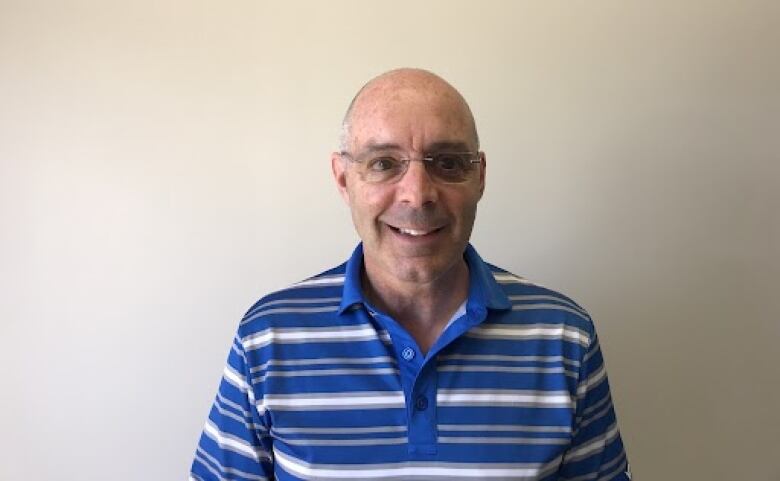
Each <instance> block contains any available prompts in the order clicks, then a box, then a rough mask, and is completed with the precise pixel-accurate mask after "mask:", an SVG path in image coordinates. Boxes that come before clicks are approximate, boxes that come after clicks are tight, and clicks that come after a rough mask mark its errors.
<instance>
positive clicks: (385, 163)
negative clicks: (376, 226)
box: [339, 151, 482, 184]
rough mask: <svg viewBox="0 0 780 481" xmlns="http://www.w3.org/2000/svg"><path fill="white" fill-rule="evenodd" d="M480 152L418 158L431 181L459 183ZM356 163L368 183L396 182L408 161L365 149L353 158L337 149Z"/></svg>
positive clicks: (471, 170)
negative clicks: (363, 153) (361, 153)
mask: <svg viewBox="0 0 780 481" xmlns="http://www.w3.org/2000/svg"><path fill="white" fill-rule="evenodd" d="M481 154H482V152H436V153H432V154H426V155H425V156H424V157H422V158H421V159H419V160H420V161H421V162H422V163H423V165H425V170H426V172H428V175H430V176H431V178H432V179H433V180H436V181H439V182H442V183H445V184H460V183H462V182H466V181H467V180H468V179H469V177H470V176H471V173H472V172H473V171H474V170H476V168H475V165H476V164H479V163H481V162H482V156H481ZM339 155H341V156H343V157H347V158H348V159H349V160H351V161H352V162H354V163H356V164H357V165H358V166H359V169H360V170H359V173H360V176H361V177H362V178H363V180H364V181H366V182H369V183H372V184H392V183H394V182H398V181H399V180H401V178H402V177H403V176H404V174H405V173H406V171H407V170H409V164H410V163H411V161H412V160H418V159H409V158H406V159H404V158H401V157H399V156H398V155H394V154H387V153H375V152H369V153H367V154H365V155H362V156H359V157H353V156H352V154H350V153H349V152H345V151H342V152H339Z"/></svg>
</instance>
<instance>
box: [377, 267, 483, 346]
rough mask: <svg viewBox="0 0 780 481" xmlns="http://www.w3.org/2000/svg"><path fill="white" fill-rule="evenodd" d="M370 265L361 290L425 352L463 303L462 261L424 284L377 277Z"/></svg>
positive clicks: (464, 274) (464, 273)
mask: <svg viewBox="0 0 780 481" xmlns="http://www.w3.org/2000/svg"><path fill="white" fill-rule="evenodd" d="M377 274H378V273H377V272H374V271H373V270H372V269H371V266H370V265H369V264H366V265H365V269H364V270H363V286H364V288H363V291H364V294H365V295H366V296H367V297H368V299H369V300H370V301H371V303H372V304H374V305H376V307H377V308H379V309H380V310H382V311H384V312H386V313H387V314H389V315H390V316H391V317H393V319H395V320H396V321H397V322H398V323H399V324H401V325H402V326H403V327H404V328H405V329H406V330H407V331H408V332H409V334H410V335H411V336H412V337H413V338H414V340H415V341H416V342H417V344H418V346H419V347H420V349H421V350H422V351H423V353H427V352H428V350H429V349H430V347H431V346H432V345H433V343H434V342H435V341H436V339H438V338H439V335H440V334H441V332H442V330H443V329H444V327H445V326H446V324H447V322H448V321H449V320H450V319H451V318H452V316H453V315H454V314H455V312H456V311H457V309H458V308H459V307H460V305H461V304H462V303H463V301H465V300H466V297H467V296H468V289H469V269H468V265H467V264H466V261H465V260H463V259H461V260H460V261H459V262H458V263H456V264H455V265H454V266H452V268H450V269H449V270H448V271H447V272H446V273H444V274H443V275H442V276H439V277H438V278H436V279H434V280H431V281H427V282H413V281H405V280H403V279H396V278H387V277H384V276H381V275H377Z"/></svg>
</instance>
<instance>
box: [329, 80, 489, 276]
mask: <svg viewBox="0 0 780 481" xmlns="http://www.w3.org/2000/svg"><path fill="white" fill-rule="evenodd" d="M478 149H479V140H478V138H477V131H476V127H475V124H474V119H473V116H472V114H471V110H470V109H469V107H468V105H467V104H466V101H465V100H464V99H463V97H462V96H461V95H460V93H458V91H457V90H455V89H454V88H453V87H452V86H451V85H450V84H448V83H447V82H446V81H444V80H443V79H441V78H440V77H438V76H436V75H434V74H432V73H430V72H427V71H424V70H416V69H399V70H393V71H390V72H387V73H385V74H382V75H380V76H378V77H376V78H374V79H373V80H371V81H370V82H368V83H367V84H366V85H365V86H364V87H363V88H362V89H361V90H360V91H359V92H358V94H357V95H356V96H355V98H354V99H353V101H352V103H351V104H350V107H349V109H348V111H347V114H346V116H345V118H344V127H343V133H342V139H341V152H334V153H333V154H332V156H331V163H332V166H333V174H334V177H335V179H336V183H337V185H338V188H339V191H340V193H341V195H342V197H343V198H344V200H345V201H346V203H347V204H348V205H349V207H350V209H351V211H352V219H353V222H354V224H355V228H356V229H357V231H358V234H359V235H360V237H361V239H362V240H363V251H364V262H365V265H366V269H367V271H368V272H369V274H370V275H371V274H374V275H379V276H384V278H385V279H386V280H390V281H401V282H434V281H436V280H437V279H440V278H442V276H446V275H447V274H448V273H451V272H452V271H453V269H454V268H456V267H458V266H459V265H460V264H461V263H462V262H463V260H462V255H463V250H464V249H465V246H466V243H467V242H468V239H469V236H470V235H471V229H472V226H473V224H474V217H475V214H476V208H477V202H478V201H479V199H480V198H481V197H482V192H483V190H484V187H485V159H484V155H483V154H482V153H478ZM468 152H472V153H473V154H471V155H469V154H467V153H468ZM445 153H453V154H458V155H457V156H456V157H453V156H443V155H441V154H445ZM429 156H432V157H433V158H434V159H436V160H434V161H433V162H430V161H426V162H417V161H418V160H421V159H422V158H423V157H429ZM375 159H380V160H378V161H377V162H376V163H374V160H375ZM381 159H386V160H389V161H391V162H386V161H384V160H381ZM393 159H395V160H401V159H411V160H410V161H408V163H407V162H406V161H404V160H402V162H401V165H402V166H403V167H402V168H400V169H396V173H397V175H394V176H388V175H387V174H386V172H385V171H387V167H388V166H392V165H393V162H392V160H393ZM452 159H458V160H460V161H462V162H460V163H456V164H453V163H452V162H451V160H452ZM466 160H470V161H473V162H466ZM453 167H454V168H453Z"/></svg>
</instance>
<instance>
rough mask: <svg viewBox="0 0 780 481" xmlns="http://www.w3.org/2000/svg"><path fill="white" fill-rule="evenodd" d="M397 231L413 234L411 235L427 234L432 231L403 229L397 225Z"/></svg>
mask: <svg viewBox="0 0 780 481" xmlns="http://www.w3.org/2000/svg"><path fill="white" fill-rule="evenodd" d="M398 231H399V232H400V233H401V234H406V235H413V236H420V235H425V234H429V233H431V232H433V231H430V230H415V229H404V228H403V227H399V228H398Z"/></svg>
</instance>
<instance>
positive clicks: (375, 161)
mask: <svg viewBox="0 0 780 481" xmlns="http://www.w3.org/2000/svg"><path fill="white" fill-rule="evenodd" d="M400 164H401V161H400V160H398V159H395V158H393V157H388V156H382V157H374V158H372V159H370V160H369V161H368V162H367V163H366V168H368V170H369V171H372V172H387V171H390V170H395V169H397V168H398V166H399V165H400Z"/></svg>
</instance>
